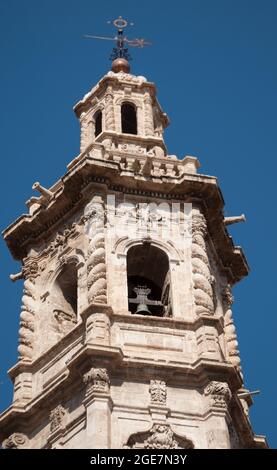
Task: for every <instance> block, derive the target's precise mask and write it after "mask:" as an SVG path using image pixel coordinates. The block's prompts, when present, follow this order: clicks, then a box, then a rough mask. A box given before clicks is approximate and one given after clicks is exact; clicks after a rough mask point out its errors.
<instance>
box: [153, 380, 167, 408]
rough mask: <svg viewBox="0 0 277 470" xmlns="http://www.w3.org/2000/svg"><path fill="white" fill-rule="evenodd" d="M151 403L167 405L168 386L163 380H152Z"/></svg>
mask: <svg viewBox="0 0 277 470" xmlns="http://www.w3.org/2000/svg"><path fill="white" fill-rule="evenodd" d="M149 392H150V397H151V403H152V404H155V405H157V404H159V405H165V404H166V396H167V391H166V384H165V382H164V381H163V380H151V381H150V387H149Z"/></svg>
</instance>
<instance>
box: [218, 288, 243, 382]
mask: <svg viewBox="0 0 277 470" xmlns="http://www.w3.org/2000/svg"><path fill="white" fill-rule="evenodd" d="M222 298H223V305H224V307H225V315H224V332H225V338H226V348H227V353H228V357H229V360H230V361H231V362H232V364H233V365H234V367H235V368H236V369H238V370H239V372H240V373H241V374H242V371H241V363H240V355H239V350H238V340H237V334H236V328H235V325H234V322H233V314H232V310H231V305H232V304H233V302H234V298H233V295H232V291H231V287H230V286H229V285H228V286H226V287H225V288H224V289H223V292H222Z"/></svg>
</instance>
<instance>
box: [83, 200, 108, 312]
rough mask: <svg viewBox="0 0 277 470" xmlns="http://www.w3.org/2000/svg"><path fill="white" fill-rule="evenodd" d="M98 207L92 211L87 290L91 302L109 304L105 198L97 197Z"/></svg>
mask: <svg viewBox="0 0 277 470" xmlns="http://www.w3.org/2000/svg"><path fill="white" fill-rule="evenodd" d="M95 202H96V207H97V208H95V207H93V203H92V211H91V214H92V215H91V219H90V228H89V230H86V232H87V235H88V236H89V238H90V241H89V248H88V258H87V273H88V274H87V289H88V300H89V302H98V303H106V302H107V280H106V251H105V232H104V230H105V220H104V215H105V210H104V202H103V198H102V197H100V196H96V197H95Z"/></svg>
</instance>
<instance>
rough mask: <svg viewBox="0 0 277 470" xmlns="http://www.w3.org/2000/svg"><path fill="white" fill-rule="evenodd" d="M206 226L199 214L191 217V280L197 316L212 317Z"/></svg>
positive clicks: (212, 305) (211, 279)
mask: <svg viewBox="0 0 277 470" xmlns="http://www.w3.org/2000/svg"><path fill="white" fill-rule="evenodd" d="M206 234H207V226H206V220H205V217H204V216H203V215H202V214H201V213H194V214H193V216H192V249H191V251H192V253H191V256H192V278H193V287H194V301H195V309H196V314H197V315H201V314H204V315H213V314H214V301H213V288H212V282H213V277H212V275H211V269H210V263H209V258H208V254H207V246H206V241H205V238H206Z"/></svg>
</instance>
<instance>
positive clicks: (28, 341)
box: [18, 279, 36, 360]
mask: <svg viewBox="0 0 277 470" xmlns="http://www.w3.org/2000/svg"><path fill="white" fill-rule="evenodd" d="M35 291H36V289H35V285H34V283H33V282H32V281H31V280H30V279H26V280H25V282H24V290H23V297H22V307H21V313H20V326H19V346H18V352H19V358H20V359H28V360H30V359H32V356H33V349H34V340H35Z"/></svg>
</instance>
